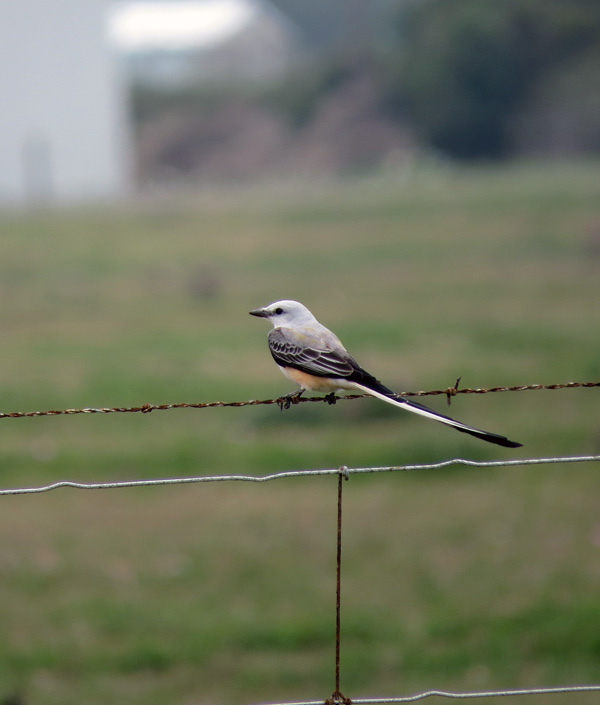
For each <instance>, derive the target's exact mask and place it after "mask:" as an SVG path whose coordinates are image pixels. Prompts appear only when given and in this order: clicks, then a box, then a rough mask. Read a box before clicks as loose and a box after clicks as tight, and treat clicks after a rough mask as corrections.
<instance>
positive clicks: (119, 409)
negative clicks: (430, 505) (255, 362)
mask: <svg viewBox="0 0 600 705" xmlns="http://www.w3.org/2000/svg"><path fill="white" fill-rule="evenodd" d="M459 379H460V378H459ZM458 381H459V380H457V382H456V383H455V384H454V385H452V386H450V387H448V388H447V389H433V390H430V391H421V392H401V393H399V394H398V395H397V396H399V397H424V396H439V395H444V396H446V397H447V399H448V402H450V399H451V398H452V397H454V396H456V395H457V394H488V393H490V392H525V391H537V390H541V389H550V390H553V389H575V388H578V387H600V382H565V383H564V384H522V385H518V386H514V387H488V388H484V387H481V388H475V389H470V388H469V387H465V388H463V389H457V386H458ZM369 396H370V395H369V394H348V395H345V396H343V397H337V399H341V400H344V399H362V398H364V397H369ZM327 399H328V398H327V397H299V398H297V399H296V400H295V402H294V403H300V404H303V403H305V402H313V403H314V402H323V401H327ZM282 402H283V398H282V397H279V398H277V399H249V400H247V401H209V402H197V403H186V402H181V403H177V404H142V405H141V406H109V407H99V408H95V407H87V408H84V409H50V410H47V411H11V412H0V419H23V418H30V417H34V416H74V415H76V414H116V413H119V414H125V413H142V414H148V413H150V412H151V411H169V410H171V409H211V408H216V407H242V406H263V405H269V404H279V405H280V404H282ZM329 403H331V399H329Z"/></svg>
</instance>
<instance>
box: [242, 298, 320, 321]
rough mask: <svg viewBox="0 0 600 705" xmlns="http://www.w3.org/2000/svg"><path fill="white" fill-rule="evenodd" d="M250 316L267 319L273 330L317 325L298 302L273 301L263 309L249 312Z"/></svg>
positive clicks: (314, 319)
mask: <svg viewBox="0 0 600 705" xmlns="http://www.w3.org/2000/svg"><path fill="white" fill-rule="evenodd" d="M250 315H251V316H258V317H259V318H266V319H268V320H269V321H271V323H272V324H273V326H274V327H275V328H296V327H301V326H306V325H314V324H315V323H317V319H316V318H315V317H314V316H313V315H312V313H311V312H310V311H309V310H308V309H307V308H306V306H304V305H303V304H301V303H300V302H299V301H288V300H283V301H275V302H274V303H272V304H269V305H268V306H265V307H264V308H257V309H255V310H254V311H250Z"/></svg>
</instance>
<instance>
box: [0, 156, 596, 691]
mask: <svg viewBox="0 0 600 705" xmlns="http://www.w3.org/2000/svg"><path fill="white" fill-rule="evenodd" d="M599 170H600V167H599V165H598V164H597V163H587V164H575V165H573V164H571V165H559V164H555V165H544V166H536V165H523V166H513V167H510V168H506V169H503V170H492V169H489V170H486V169H479V170H476V171H470V170H456V171H452V170H448V171H444V172H441V171H440V172H431V173H429V172H423V173H420V172H416V173H414V174H412V175H410V176H409V177H407V178H404V179H400V178H398V177H394V178H392V177H389V176H387V177H385V178H384V177H383V176H380V177H373V178H370V179H366V178H365V179H361V180H350V181H346V182H336V183H323V184H315V185H312V186H307V185H303V186H298V187H297V188H293V189H292V188H290V187H288V186H286V185H280V186H278V187H266V186H264V185H263V186H260V187H259V186H257V187H255V188H252V189H242V188H240V189H237V190H233V189H232V190H230V191H211V190H206V191H204V192H201V193H199V194H197V195H195V196H194V198H193V199H192V198H185V199H184V198H181V199H179V200H174V199H171V200H164V201H161V200H160V199H159V200H158V201H156V202H154V203H152V204H148V205H145V206H142V205H137V206H129V207H123V208H120V209H115V210H108V211H99V210H98V211H83V210H82V211H77V212H74V213H61V212H54V213H37V214H31V215H26V216H25V215H23V216H20V215H17V214H4V215H3V216H2V218H0V237H1V242H2V257H1V258H0V294H1V296H2V304H1V305H0V330H2V333H3V336H2V337H3V345H2V348H1V350H0V390H1V399H2V403H1V405H0V411H5V412H6V411H15V410H24V411H29V410H34V409H51V408H66V407H71V408H75V407H83V406H128V405H141V404H143V403H146V402H150V403H156V404H159V403H168V402H180V401H187V402H194V401H213V400H225V401H232V400H236V399H247V398H267V397H270V396H278V395H280V394H282V393H285V392H287V391H291V390H290V387H289V384H288V383H287V382H286V380H285V379H284V378H283V377H282V376H281V374H280V373H279V372H278V371H277V369H276V368H275V366H274V364H273V363H272V361H271V359H270V356H269V354H268V351H267V348H266V335H267V326H266V325H265V323H264V322H261V321H257V320H255V319H253V318H251V317H250V316H248V315H247V311H248V310H249V309H250V308H255V307H257V306H260V305H263V304H266V303H269V302H270V301H273V300H275V299H277V298H297V299H299V300H301V301H303V302H304V303H305V304H307V305H308V306H309V308H311V309H312V310H313V312H314V313H315V314H316V315H317V317H318V318H319V319H320V320H321V321H322V322H323V323H325V324H326V325H328V326H330V327H331V328H333V329H334V330H335V331H336V332H337V333H338V334H339V335H340V337H341V338H342V340H343V341H344V342H345V344H346V345H347V347H348V348H349V349H350V350H351V352H353V353H354V354H355V356H356V357H357V358H358V360H359V361H360V362H361V363H362V364H364V366H365V367H366V368H367V369H370V370H372V371H373V372H374V373H375V374H377V375H378V376H379V377H380V378H381V379H383V380H384V382H386V383H387V384H389V385H390V386H395V387H396V388H398V389H401V390H416V389H427V388H445V387H447V386H449V385H450V384H452V383H453V382H454V380H455V379H456V377H458V376H459V375H462V384H463V385H464V386H471V387H477V386H496V385H517V384H531V383H553V382H566V381H571V380H575V381H588V380H592V381H595V380H599V379H600V358H599V356H598V350H599V348H600V333H599V327H598V302H599V301H600V198H599V196H600V186H599V184H600V180H599V179H598V172H599ZM598 394H599V392H598V391H597V390H596V389H580V390H565V391H552V392H551V391H536V392H520V393H504V394H493V395H492V394H489V395H485V396H478V395H477V396H475V395H470V396H460V395H459V396H458V397H455V399H454V400H453V403H452V407H451V409H450V410H449V411H448V409H447V407H446V403H445V400H444V399H443V398H430V400H429V401H428V402H427V403H428V404H430V405H431V406H432V407H434V408H437V409H439V410H441V411H443V412H446V413H450V414H452V415H454V416H455V417H456V418H459V419H461V420H464V421H466V422H469V423H473V424H475V425H478V426H480V427H481V428H485V429H489V430H491V431H496V432H499V433H504V434H506V435H508V436H509V437H510V438H514V439H515V440H519V441H521V442H523V443H524V447H523V449H519V450H517V451H510V452H509V451H506V450H503V449H499V448H496V447H495V446H488V445H486V444H482V443H480V442H478V441H477V440H475V439H473V438H470V437H468V436H464V435H463V434H458V433H455V432H453V431H452V430H451V429H447V428H444V427H442V426H440V425H436V424H433V423H430V422H427V421H425V420H423V419H420V418H416V417H414V418H413V417H412V416H411V417H409V416H408V415H404V414H402V413H401V412H396V410H394V409H393V408H391V407H389V408H388V407H387V406H386V405H383V404H381V403H379V402H377V401H376V400H361V401H355V402H343V403H342V402H340V403H338V404H337V405H336V406H334V407H329V406H327V405H325V404H323V405H321V404H318V405H315V404H311V405H309V404H304V405H299V406H298V407H294V408H292V409H291V410H290V411H288V412H287V413H285V414H280V412H279V410H278V409H277V407H247V408H243V409H233V408H229V409H207V410H206V409H205V410H178V411H164V412H153V413H152V414H143V415H141V414H140V415H133V414H132V415H129V414H122V415H116V414H115V415H109V416H83V417H82V416H69V417H65V416H62V417H52V418H25V419H0V464H1V465H0V466H1V468H2V477H3V479H2V486H3V487H9V486H33V485H39V484H46V483H48V482H53V481H57V480H64V479H71V480H80V481H104V480H127V479H135V478H146V477H175V476H184V475H197V474H215V473H231V472H233V473H267V472H274V471H278V470H288V469H300V468H321V467H337V466H340V465H348V466H365V465H388V464H405V463H413V462H436V461H439V460H443V459H447V458H449V457H454V456H461V457H468V458H473V459H482V458H512V457H535V456H550V455H571V454H588V453H598V452H600V426H599V424H598ZM597 472H598V471H597V469H596V468H595V467H593V466H583V465H581V466H579V465H565V466H562V467H558V466H549V467H541V468H530V469H511V470H496V471H484V470H468V469H465V468H455V469H447V470H444V471H436V472H432V473H429V474H427V475H417V474H402V475H397V476H382V475H378V476H368V477H362V478H353V479H352V480H351V481H350V482H349V483H348V484H347V485H346V486H345V507H344V532H345V533H344V583H343V598H344V606H343V644H342V690H343V691H344V692H345V693H346V695H349V696H350V697H359V696H372V697H377V696H385V695H400V694H404V693H406V694H408V693H411V692H417V691H420V690H426V689H430V688H438V689H458V690H482V689H489V688H505V687H506V688H509V687H527V686H543V685H554V684H568V683H584V682H599V681H600V668H599V667H598V663H599V656H600V640H599V639H598V637H597V629H596V628H595V626H596V624H597V622H598V619H599V618H600V605H599V604H598V601H597V599H596V596H597V594H598V589H599V587H600V585H599V582H600V556H599V553H598V545H599V542H600V539H599V524H598V512H597V505H598V502H597V496H598V490H599V489H600V483H599V481H598V479H597ZM335 498H336V488H335V481H334V480H333V479H332V478H329V479H327V478H320V479H319V478H315V479H312V480H286V481H278V482H277V483H269V484H267V485H259V486H254V485H247V484H237V485H227V484H221V483H219V484H216V485H202V486H185V487H179V488H176V487H171V488H162V489H139V490H122V491H106V492H79V491H76V490H64V491H63V490H61V491H57V492H53V493H50V494H45V495H39V496H28V497H12V498H11V497H5V498H4V499H3V500H2V512H1V513H0V529H1V531H2V536H3V541H2V542H1V544H0V572H1V577H2V579H1V580H0V605H1V607H0V623H2V624H3V627H4V629H3V639H2V641H1V643H0V702H2V698H8V697H10V696H11V695H15V694H21V696H22V698H23V700H24V702H26V703H29V702H32V703H33V702H35V703H39V704H40V705H54V704H55V703H56V704H57V705H58V704H59V703H60V705H71V704H73V705H75V704H76V703H77V704H79V703H81V702H86V703H88V704H89V705H104V704H105V703H106V704H107V705H108V703H115V702H127V703H129V704H131V705H137V704H139V705H142V704H143V705H153V704H155V703H156V704H157V705H158V704H159V703H160V704H162V703H165V702H169V703H182V704H183V703H200V702H215V703H224V704H228V703H244V702H247V703H250V702H256V701H264V702H269V701H271V702H274V701H277V700H286V699H287V700H299V699H304V698H308V699H320V698H323V699H324V698H325V697H327V696H328V695H330V694H331V691H332V690H333V686H334V683H333V655H334V654H333V626H334V624H333V620H334V613H333V606H334V605H333V601H334V579H335V575H334V569H335V565H334V561H335V511H336V507H335ZM511 702H520V700H519V699H516V698H515V699H514V700H511ZM554 702H556V703H558V704H559V705H560V704H562V703H571V702H576V703H578V704H579V703H581V704H582V705H586V704H587V703H591V702H592V696H586V695H581V696H577V697H576V698H575V697H574V696H566V697H565V698H563V699H561V697H560V696H557V697H556V698H555V699H553V703H554Z"/></svg>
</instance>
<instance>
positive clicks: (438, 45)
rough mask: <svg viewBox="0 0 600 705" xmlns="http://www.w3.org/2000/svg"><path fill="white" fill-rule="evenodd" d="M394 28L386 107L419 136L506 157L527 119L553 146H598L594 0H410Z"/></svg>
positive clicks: (598, 7) (598, 9) (457, 150)
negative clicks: (554, 141)
mask: <svg viewBox="0 0 600 705" xmlns="http://www.w3.org/2000/svg"><path fill="white" fill-rule="evenodd" d="M395 27H396V30H397V42H396V47H395V48H393V49H392V50H391V51H390V52H389V55H388V61H387V64H386V65H385V66H384V73H385V74H386V93H387V100H388V105H389V106H390V107H391V109H392V110H394V112H395V113H396V114H397V115H399V116H406V117H407V118H408V120H409V121H410V124H411V126H412V128H413V129H414V130H415V131H416V133H417V134H418V135H419V138H420V140H421V141H422V142H423V143H425V144H427V145H430V146H431V147H433V148H434V149H437V150H440V151H441V152H444V153H447V154H449V155H451V156H454V157H458V158H463V159H471V158H482V157H484V158H489V157H503V156H508V155H510V153H511V152H513V151H516V150H518V147H519V129H521V132H522V131H523V130H524V129H525V126H524V123H527V121H528V122H529V127H530V131H531V133H532V134H530V135H529V137H530V139H533V140H534V143H536V144H539V142H540V131H541V133H542V135H543V134H544V133H547V135H546V140H547V141H548V142H551V141H552V140H553V138H554V140H556V141H558V144H555V145H554V148H555V149H556V150H557V151H563V150H564V151H595V152H598V151H600V2H598V0H543V1H542V2H540V1H539V0H496V1H495V2H485V1H484V0H452V2H448V1H447V0H421V1H417V0H413V1H412V2H408V3H404V4H403V5H402V7H401V8H400V9H399V10H398V11H397V13H396V16H395ZM557 123H558V124H557ZM519 126H521V127H520V128H519ZM561 127H562V130H563V131H566V132H567V133H568V132H571V135H570V136H569V134H560V132H561ZM525 133H526V134H527V130H526V129H525ZM536 133H537V135H536ZM573 133H577V134H573ZM526 134H525V135H523V136H522V137H521V142H522V141H523V137H525V136H526ZM536 136H537V139H535V138H536ZM578 137H579V140H580V144H579V145H577V144H575V141H576V139H577V138H578ZM552 147H553V145H552V144H545V145H544V144H543V143H542V144H539V148H540V149H541V148H545V149H543V150H542V151H552ZM569 147H571V148H572V149H569ZM577 147H579V148H578V149H577Z"/></svg>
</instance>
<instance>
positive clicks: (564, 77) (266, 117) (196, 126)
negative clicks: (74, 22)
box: [133, 0, 600, 178]
mask: <svg viewBox="0 0 600 705" xmlns="http://www.w3.org/2000/svg"><path fill="white" fill-rule="evenodd" d="M271 3H272V4H273V5H274V6H276V7H277V8H278V9H279V10H280V11H281V12H283V13H284V15H285V16H286V17H288V18H289V19H290V20H291V21H292V23H293V25H294V27H296V28H298V31H299V33H300V34H301V35H302V37H303V39H304V44H305V46H306V55H305V56H304V58H303V60H302V61H300V62H299V64H298V67H297V69H296V70H295V72H294V74H293V75H291V76H288V77H287V78H286V80H285V81H283V82H282V83H279V84H276V85H256V84H253V85H244V84H239V83H238V84H236V85H218V86H215V85H212V86H207V85H200V84H199V85H192V86H185V87H179V88H175V89H173V88H170V89H162V90H161V89H157V88H156V87H154V88H152V87H148V86H145V87H144V86H138V87H136V88H135V89H134V93H133V108H134V119H135V121H136V124H137V126H138V135H139V137H138V161H139V162H140V164H141V166H140V169H139V171H140V173H142V174H146V175H148V177H149V178H154V177H155V176H156V174H161V173H180V174H189V175H194V174H195V175H196V176H201V177H204V176H207V177H210V176H212V175H214V174H215V173H218V175H220V176H225V177H228V176H231V175H232V174H233V175H234V176H236V177H237V176H239V177H247V176H250V175H257V174H260V173H268V172H269V171H273V170H279V171H290V170H291V171H293V170H294V169H296V170H298V169H300V171H303V170H304V171H305V172H309V171H310V170H316V171H319V172H323V171H327V170H329V171H330V172H331V173H335V172H339V171H347V170H356V169H364V168H372V167H377V166H378V165H381V164H388V163H390V162H389V155H400V157H399V158H400V159H402V158H404V157H403V155H404V156H408V158H410V155H411V154H414V151H415V150H424V151H431V152H435V153H438V154H442V155H445V156H449V157H451V158H454V159H461V160H477V159H479V160H481V159H502V158H509V157H512V156H523V155H536V156H547V155H575V154H593V153H596V154H597V153H600V0H541V1H540V0H302V2H300V1H299V0H271ZM207 155H208V156H207Z"/></svg>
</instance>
